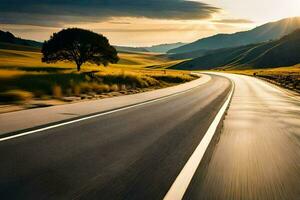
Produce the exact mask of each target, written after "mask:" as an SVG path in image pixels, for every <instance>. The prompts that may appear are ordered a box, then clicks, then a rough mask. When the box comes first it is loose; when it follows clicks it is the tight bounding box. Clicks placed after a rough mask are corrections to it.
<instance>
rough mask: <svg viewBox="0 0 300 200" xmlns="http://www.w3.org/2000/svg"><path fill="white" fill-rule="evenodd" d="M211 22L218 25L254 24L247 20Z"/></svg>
mask: <svg viewBox="0 0 300 200" xmlns="http://www.w3.org/2000/svg"><path fill="white" fill-rule="evenodd" d="M212 22H215V23H220V24H251V23H254V22H253V21H251V20H248V19H220V20H213V21H212Z"/></svg>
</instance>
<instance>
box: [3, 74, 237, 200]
mask: <svg viewBox="0 0 300 200" xmlns="http://www.w3.org/2000/svg"><path fill="white" fill-rule="evenodd" d="M230 89H231V82H230V81H229V80H228V79H226V78H224V77H218V76H213V78H212V80H211V81H209V82H208V83H206V84H204V85H201V86H199V87H198V88H195V89H193V90H191V91H189V92H187V93H184V94H180V95H177V96H173V97H170V98H167V99H164V100H161V101H157V102H153V103H150V104H147V105H142V106H138V107H135V108H131V109H128V110H123V111H120V112H115V113H112V114H108V115H104V116H101V117H97V118H92V119H89V120H85V121H80V122H78V123H73V124H69V125H65V126H61V127H57V128H54V129H50V130H46V131H42V132H39V133H35V134H31V135H26V136H24V137H19V138H14V139H10V140H6V141H2V142H0V199H39V200H41V199H56V200H57V199H143V200H146V199H151V200H155V199H162V198H163V197H164V195H165V194H166V193H167V191H168V190H169V188H170V186H171V185H172V183H173V181H174V179H175V178H176V177H177V175H178V174H179V173H180V171H181V169H182V168H183V166H184V165H185V163H186V162H187V160H188V159H189V157H190V155H191V154H192V152H193V151H194V149H195V148H196V147H197V145H198V144H199V142H200V141H201V139H202V137H203V136H204V134H205V133H206V131H207V129H208V127H209V125H210V124H211V122H212V121H213V119H214V117H215V115H216V113H217V112H218V111H219V109H220V107H221V106H222V105H223V103H224V102H225V100H226V98H227V96H228V94H229V91H230ZM95 111H96V110H95ZM24 117H26V116H24Z"/></svg>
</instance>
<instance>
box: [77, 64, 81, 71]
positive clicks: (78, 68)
mask: <svg viewBox="0 0 300 200" xmlns="http://www.w3.org/2000/svg"><path fill="white" fill-rule="evenodd" d="M76 65H77V71H78V72H80V67H81V64H79V63H76Z"/></svg>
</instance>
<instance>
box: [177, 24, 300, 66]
mask: <svg viewBox="0 0 300 200" xmlns="http://www.w3.org/2000/svg"><path fill="white" fill-rule="evenodd" d="M299 52H300V29H299V30H296V31H294V32H293V33H291V34H289V35H287V36H284V37H282V38H281V39H279V40H275V41H269V42H264V43H258V44H251V45H246V46H240V47H233V48H226V49H219V50H214V51H211V52H210V53H209V54H207V55H205V56H202V57H199V58H195V59H192V60H189V61H185V62H182V63H180V64H177V65H175V66H173V67H172V68H175V69H189V70H195V69H214V68H230V69H248V68H274V67H284V66H292V65H296V64H299V63H300V53H299Z"/></svg>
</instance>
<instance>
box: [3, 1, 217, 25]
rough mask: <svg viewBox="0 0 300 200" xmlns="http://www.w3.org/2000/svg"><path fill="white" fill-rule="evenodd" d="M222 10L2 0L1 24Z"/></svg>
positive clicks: (183, 16)
mask: <svg viewBox="0 0 300 200" xmlns="http://www.w3.org/2000/svg"><path fill="white" fill-rule="evenodd" d="M219 10H220V9H219V8H217V7H214V6H211V5H209V4H206V3H202V2H199V1H191V0H26V1H23V0H1V1H0V23H2V24H29V25H39V26H53V27H60V26H62V25H63V24H68V23H80V22H99V21H104V20H108V19H110V18H112V17H144V18H150V19H174V20H192V19H206V18H210V17H211V15H212V14H214V13H216V12H218V11H219Z"/></svg>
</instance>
